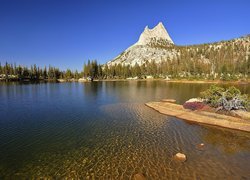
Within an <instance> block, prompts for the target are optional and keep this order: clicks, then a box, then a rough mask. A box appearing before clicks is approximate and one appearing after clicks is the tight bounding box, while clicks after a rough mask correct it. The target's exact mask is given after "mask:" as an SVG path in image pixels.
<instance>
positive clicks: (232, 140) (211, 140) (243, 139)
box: [203, 127, 250, 155]
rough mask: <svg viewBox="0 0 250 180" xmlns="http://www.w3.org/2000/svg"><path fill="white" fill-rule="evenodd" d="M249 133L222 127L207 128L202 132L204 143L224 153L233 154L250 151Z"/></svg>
mask: <svg viewBox="0 0 250 180" xmlns="http://www.w3.org/2000/svg"><path fill="white" fill-rule="evenodd" d="M249 139H250V134H249V133H244V132H239V131H231V130H227V129H223V128H212V127H211V128H208V131H206V132H205V133H204V134H203V140H204V142H205V143H206V144H210V145H212V146H214V148H218V149H220V150H221V151H222V152H223V153H226V154H231V155H233V154H235V153H239V152H244V151H245V152H250V141H249Z"/></svg>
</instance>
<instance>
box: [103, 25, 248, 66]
mask: <svg viewBox="0 0 250 180" xmlns="http://www.w3.org/2000/svg"><path fill="white" fill-rule="evenodd" d="M235 43H236V44H239V43H240V44H241V45H243V46H244V47H245V46H246V47H247V48H246V56H249V46H250V35H245V36H241V37H239V38H234V39H230V40H226V41H225V40H222V41H218V42H213V43H203V44H193V45H175V44H174V42H173V40H172V39H171V37H170V36H169V34H168V32H167V30H166V28H165V27H164V25H163V24H162V22H159V23H158V24H157V25H156V26H155V27H154V28H152V29H149V28H148V26H146V27H145V29H144V31H143V32H142V33H141V35H140V37H139V40H138V41H137V42H136V43H134V44H133V45H132V46H130V47H128V48H127V49H126V50H125V51H123V52H122V53H120V54H119V55H118V56H116V57H115V58H114V59H113V60H111V61H108V62H107V65H108V66H112V65H117V64H122V65H130V66H135V65H136V64H138V65H139V66H141V65H143V64H146V63H147V62H152V61H154V62H155V63H156V64H160V63H161V62H163V61H167V60H170V61H171V60H175V59H178V58H180V57H181V56H182V54H181V52H182V51H181V50H180V49H183V48H187V49H192V48H194V47H198V48H199V49H200V50H199V51H202V52H203V55H202V54H201V55H200V60H201V61H203V63H211V59H209V58H204V57H205V56H209V55H208V54H207V53H208V49H216V50H218V48H219V49H220V48H221V47H222V46H228V44H231V45H233V44H235ZM202 48H203V49H202ZM224 48H225V47H224ZM187 51H189V50H187ZM192 51H195V50H192ZM209 51H210V50H209ZM185 53H186V54H187V53H188V52H185ZM185 53H184V54H185ZM193 53H194V54H196V52H193ZM236 54H237V52H236Z"/></svg>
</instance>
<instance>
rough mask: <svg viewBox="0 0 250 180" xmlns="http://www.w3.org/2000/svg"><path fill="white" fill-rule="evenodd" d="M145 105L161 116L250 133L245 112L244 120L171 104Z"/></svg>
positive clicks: (249, 124)
mask: <svg viewBox="0 0 250 180" xmlns="http://www.w3.org/2000/svg"><path fill="white" fill-rule="evenodd" d="M146 105H147V106H148V107H150V108H153V109H154V110H156V111H158V112H160V113H162V114H165V115H169V116H174V117H177V118H180V119H183V120H186V121H191V122H196V123H200V124H207V125H212V126H219V127H223V128H230V129H235V130H241V131H246V132H250V113H249V112H246V114H244V118H241V117H233V116H229V115H224V114H218V113H214V112H207V111H202V110H195V111H192V110H190V109H185V108H184V107H183V106H182V105H179V104H175V103H173V102H164V101H162V102H148V103H146Z"/></svg>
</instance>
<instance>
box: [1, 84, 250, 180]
mask: <svg viewBox="0 0 250 180" xmlns="http://www.w3.org/2000/svg"><path fill="white" fill-rule="evenodd" d="M209 86H210V85H207V84H179V83H167V82H164V81H129V82H93V83H41V84H19V83H9V84H5V83H2V84H0V179H10V178H12V179H27V178H29V179H30V178H34V179H37V178H51V179H55V178H59V179H60V178H74V179H76V178H81V179H92V178H94V179H131V178H132V177H133V175H134V174H135V173H138V172H141V173H143V174H144V175H145V176H146V177H147V178H148V179H248V178H249V177H250V134H249V133H244V132H239V131H232V130H227V129H223V128H215V127H210V126H204V125H198V124H192V123H187V122H185V121H182V120H180V119H177V118H174V117H169V116H165V115H161V114H159V113H157V112H156V111H154V110H152V109H150V108H148V107H146V106H145V105H144V103H145V102H148V101H157V100H160V99H162V98H174V99H176V100H177V102H178V103H183V102H184V101H185V100H187V99H189V98H192V97H196V96H197V95H199V92H200V91H202V90H205V89H206V88H208V87H209ZM224 86H226V85H224ZM239 88H240V89H241V90H242V91H243V92H244V93H248V94H250V87H249V85H248V86H247V85H241V86H239ZM199 143H204V144H205V148H204V150H202V151H200V150H199V149H197V148H196V145H197V144H199ZM177 152H183V153H185V154H186V155H187V161H186V162H185V163H177V162H175V161H173V160H172V156H173V155H174V154H176V153H177Z"/></svg>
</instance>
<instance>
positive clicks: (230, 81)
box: [0, 78, 250, 85]
mask: <svg viewBox="0 0 250 180" xmlns="http://www.w3.org/2000/svg"><path fill="white" fill-rule="evenodd" d="M99 81H100V82H118V81H122V82H125V81H126V82H137V81H164V82H166V83H187V84H246V85H248V84H250V79H247V80H229V81H223V80H187V79H180V80H175V79H173V80H165V79H160V78H158V79H94V80H93V82H99ZM0 82H59V83H65V82H80V83H85V82H91V81H79V80H78V79H69V80H67V79H57V80H48V79H40V80H29V79H24V80H13V79H12V80H11V79H10V80H8V81H6V80H5V79H0Z"/></svg>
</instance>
